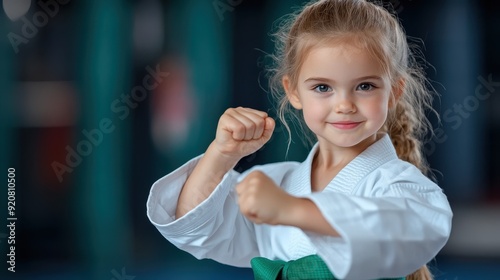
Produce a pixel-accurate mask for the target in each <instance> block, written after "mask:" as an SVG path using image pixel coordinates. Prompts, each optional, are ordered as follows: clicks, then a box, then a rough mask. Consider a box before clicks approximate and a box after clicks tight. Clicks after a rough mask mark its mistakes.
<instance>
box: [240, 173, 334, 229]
mask: <svg viewBox="0 0 500 280" xmlns="http://www.w3.org/2000/svg"><path fill="white" fill-rule="evenodd" d="M236 191H237V193H238V197H239V201H238V202H239V205H240V210H241V212H242V213H243V214H244V215H245V216H246V217H247V218H248V219H250V220H251V221H252V222H254V223H257V224H263V223H264V224H271V225H286V226H294V227H298V228H300V229H302V230H306V231H311V232H315V233H318V234H322V235H329V236H334V237H339V236H340V235H339V233H338V232H337V231H336V230H335V228H333V227H332V226H331V225H330V224H329V223H328V221H327V220H326V219H325V217H324V216H323V214H322V213H321V211H320V210H319V208H318V207H317V206H316V204H314V202H312V201H311V200H309V199H307V198H300V197H295V196H292V195H290V194H288V193H286V192H285V191H284V190H282V189H281V188H279V187H278V186H277V185H276V184H275V183H274V182H273V181H272V180H271V179H270V178H269V177H267V176H266V175H265V174H264V173H262V172H260V171H254V172H252V173H250V174H248V176H246V177H245V179H244V180H243V181H241V183H240V184H239V185H238V187H237V188H236Z"/></svg>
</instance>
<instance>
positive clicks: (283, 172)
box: [147, 135, 452, 279]
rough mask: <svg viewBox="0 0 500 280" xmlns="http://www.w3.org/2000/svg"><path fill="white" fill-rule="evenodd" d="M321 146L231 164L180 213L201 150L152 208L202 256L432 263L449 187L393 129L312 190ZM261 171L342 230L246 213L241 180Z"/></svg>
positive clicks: (402, 271) (386, 272)
mask: <svg viewBox="0 0 500 280" xmlns="http://www.w3.org/2000/svg"><path fill="white" fill-rule="evenodd" d="M317 149H318V144H316V145H315V146H314V147H313V149H312V150H311V152H310V153H309V155H308V157H307V159H306V160H305V161H304V162H302V163H298V162H280V163H272V164H266V165H261V166H255V167H253V168H251V169H249V170H248V171H247V172H244V173H243V174H240V173H238V172H236V171H234V170H231V171H229V172H228V173H227V174H226V175H225V176H224V177H223V179H222V181H221V182H220V184H219V185H218V186H217V187H216V188H215V190H214V191H213V193H212V194H211V195H210V196H209V197H208V198H207V199H206V200H205V201H203V202H202V203H201V204H200V205H198V206H197V207H196V208H195V209H193V210H191V211H190V212H189V213H187V214H186V215H184V216H183V217H181V218H180V219H178V220H175V210H176V205H177V199H178V197H179V194H180V191H181V189H182V186H183V184H184V182H185V181H186V179H187V177H188V176H189V174H190V173H191V172H192V170H193V168H194V167H195V165H196V163H197V162H198V160H199V159H200V157H201V156H199V157H196V158H194V159H192V160H190V161H189V162H187V163H186V164H184V165H183V166H181V167H180V168H178V169H177V170H175V171H173V172H172V173H170V174H168V175H166V176H165V177H163V178H161V179H159V180H158V181H157V182H155V183H154V185H153V187H152V188H151V192H150V195H149V198H148V202H147V215H148V217H149V219H150V221H151V222H152V223H153V224H154V225H155V226H156V227H157V229H158V230H159V231H160V233H161V234H162V235H163V236H164V237H165V238H166V239H167V240H168V241H170V242H171V243H172V244H174V245H175V246H177V247H178V248H180V249H181V250H184V251H187V252H189V253H191V254H192V255H194V256H195V257H197V258H199V259H201V258H210V259H214V260H216V261H218V262H220V263H224V264H228V265H232V266H238V267H249V266H250V260H251V259H252V258H254V257H257V256H261V257H265V258H269V259H280V260H284V261H288V260H294V259H298V258H301V257H304V256H308V255H312V254H318V255H319V256H320V257H321V258H322V259H323V260H324V261H325V263H326V264H327V266H328V268H329V269H330V270H331V271H332V272H333V274H334V275H335V276H336V277H338V278H342V279H375V278H384V277H401V276H406V275H408V274H410V273H412V272H413V271H415V270H417V269H418V268H419V267H420V266H422V265H424V264H426V263H427V262H429V261H430V260H431V259H432V258H434V257H435V256H436V254H437V253H438V252H439V251H440V250H441V248H442V247H443V246H444V245H445V243H446V241H447V240H448V237H449V234H450V230H451V219H452V211H451V209H450V206H449V203H448V201H447V199H446V196H445V195H444V194H443V192H442V190H441V189H440V188H439V187H438V186H437V185H436V184H435V183H433V182H432V181H431V180H429V179H428V178H427V177H425V176H424V175H423V174H422V173H421V172H420V171H419V170H418V169H417V168H416V167H415V166H413V165H411V164H409V163H407V162H405V161H402V160H400V159H398V157H397V154H396V151H395V149H394V146H393V145H392V142H391V140H390V138H389V136H388V135H384V136H383V137H382V138H381V139H380V140H378V141H377V142H375V143H374V144H372V145H371V146H370V147H368V148H367V149H366V150H365V151H363V152H362V153H361V154H360V155H358V156H357V157H356V158H354V159H353V160H352V161H351V162H350V163H349V164H348V165H347V166H346V167H344V168H343V169H342V170H341V171H340V172H339V173H338V174H337V176H335V178H334V179H333V180H332V181H331V182H330V183H329V184H328V185H327V187H326V188H325V189H324V190H323V191H322V192H314V193H312V192H311V184H310V181H311V176H310V174H311V164H312V160H313V158H314V155H315V153H316V151H317ZM253 170H260V171H262V172H264V173H265V174H266V175H267V176H269V177H270V178H271V179H272V180H273V181H274V182H275V183H276V184H277V185H278V186H280V187H281V188H283V189H284V190H285V191H287V192H288V193H290V194H291V195H294V196H297V197H304V198H308V199H310V200H311V201H313V202H314V203H315V204H316V206H317V207H318V208H319V210H320V211H321V213H322V214H323V215H324V217H325V218H326V220H327V221H328V222H329V223H330V224H331V225H332V227H333V228H335V229H336V230H337V232H339V234H340V235H341V237H331V236H322V235H319V234H315V233H313V232H307V231H303V230H301V229H299V228H296V227H290V226H270V225H265V224H264V225H256V224H253V223H252V222H250V221H249V220H248V219H246V218H245V217H244V216H243V215H242V214H241V213H240V211H239V208H238V205H237V194H236V191H235V186H236V185H237V183H238V182H239V181H241V180H242V179H243V178H244V177H245V176H246V175H247V174H248V173H249V172H251V171H253Z"/></svg>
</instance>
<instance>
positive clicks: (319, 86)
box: [314, 85, 331, 92]
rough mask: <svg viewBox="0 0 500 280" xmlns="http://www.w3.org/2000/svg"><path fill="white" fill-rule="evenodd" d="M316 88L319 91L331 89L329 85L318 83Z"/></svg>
mask: <svg viewBox="0 0 500 280" xmlns="http://www.w3.org/2000/svg"><path fill="white" fill-rule="evenodd" d="M314 90H315V91H317V92H329V91H330V90H331V89H330V87H329V86H327V85H317V86H315V87H314Z"/></svg>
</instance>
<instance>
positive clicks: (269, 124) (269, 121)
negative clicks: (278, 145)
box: [262, 117, 276, 141]
mask: <svg viewBox="0 0 500 280" xmlns="http://www.w3.org/2000/svg"><path fill="white" fill-rule="evenodd" d="M275 126H276V123H275V122H274V120H273V118H271V117H267V118H266V125H265V126H264V133H263V135H262V136H263V138H264V139H266V141H267V140H269V139H270V138H271V136H272V135H273V131H274V127H275Z"/></svg>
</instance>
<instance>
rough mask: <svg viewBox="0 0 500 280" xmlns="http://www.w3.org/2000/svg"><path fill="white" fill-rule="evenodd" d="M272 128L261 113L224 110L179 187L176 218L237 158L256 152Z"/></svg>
mask: <svg viewBox="0 0 500 280" xmlns="http://www.w3.org/2000/svg"><path fill="white" fill-rule="evenodd" d="M274 126H275V123H274V120H273V119H272V118H270V117H268V116H267V113H265V112H261V111H257V110H254V109H249V108H241V107H238V108H230V109H228V110H226V112H224V114H223V115H222V116H221V117H220V119H219V124H218V126H217V132H216V137H215V140H214V141H213V142H212V143H211V144H210V146H209V147H208V149H207V151H206V152H205V154H204V155H203V157H202V158H201V159H200V161H199V162H198V164H197V165H196V167H195V168H194V170H193V172H192V173H191V175H190V176H189V177H188V179H187V180H186V183H185V184H184V186H183V188H182V191H181V193H180V195H179V199H178V202H177V208H176V218H177V219H179V218H180V217H182V216H184V215H185V214H186V213H188V212H189V211H191V210H192V209H194V208H195V207H196V206H198V205H199V204H200V203H201V202H203V201H204V200H205V199H207V198H208V197H209V196H210V194H211V193H212V192H213V190H214V189H215V187H216V186H217V185H218V184H219V183H220V181H221V180H222V177H223V176H224V175H225V174H226V173H227V172H228V171H229V170H231V169H232V168H233V167H234V166H235V165H236V163H238V161H239V160H240V159H241V158H243V157H244V156H247V155H249V154H252V153H254V152H256V151H257V150H258V149H260V148H261V147H262V146H263V145H264V144H265V143H266V142H267V141H269V139H270V138H271V135H272V133H273V130H274Z"/></svg>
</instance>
